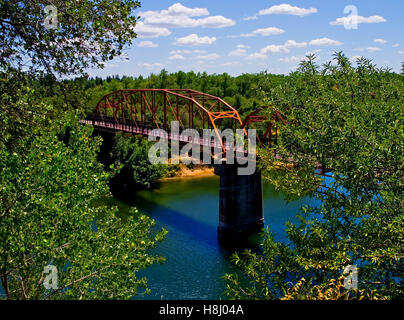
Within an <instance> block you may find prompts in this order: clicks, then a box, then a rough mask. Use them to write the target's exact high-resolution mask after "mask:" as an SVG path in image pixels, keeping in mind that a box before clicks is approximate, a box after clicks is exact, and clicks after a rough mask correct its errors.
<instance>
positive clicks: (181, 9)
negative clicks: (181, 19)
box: [163, 3, 209, 17]
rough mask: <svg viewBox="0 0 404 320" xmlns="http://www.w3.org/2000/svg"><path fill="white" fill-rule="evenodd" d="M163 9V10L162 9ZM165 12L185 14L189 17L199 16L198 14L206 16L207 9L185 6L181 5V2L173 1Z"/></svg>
mask: <svg viewBox="0 0 404 320" xmlns="http://www.w3.org/2000/svg"><path fill="white" fill-rule="evenodd" d="M163 11H164V10H163ZM167 13H169V14H172V15H182V14H185V15H187V16H190V17H200V16H208V15H209V11H208V9H205V8H193V9H191V8H187V7H185V6H183V5H182V4H181V3H174V4H173V5H172V6H171V7H169V8H168V10H167Z"/></svg>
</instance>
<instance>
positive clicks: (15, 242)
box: [0, 118, 165, 299]
mask: <svg viewBox="0 0 404 320" xmlns="http://www.w3.org/2000/svg"><path fill="white" fill-rule="evenodd" d="M66 128H70V129H69V130H68V131H65V130H64V129H66ZM56 130H57V131H55V134H50V133H49V132H45V133H44V134H43V133H40V134H37V135H34V136H31V138H30V139H24V140H23V141H20V143H19V145H18V146H17V147H16V148H15V149H14V150H13V151H10V150H8V149H7V148H6V147H5V146H4V145H1V146H0V170H1V173H2V174H1V177H0V182H1V184H0V185H1V188H0V203H1V208H2V212H1V216H0V217H1V224H0V237H1V244H2V245H1V247H0V263H1V266H0V270H1V279H2V286H3V288H4V291H5V295H6V298H9V299H48V298H51V299H89V298H98V299H99V298H130V297H132V296H134V295H136V294H137V292H138V288H139V287H143V288H145V289H147V282H146V279H137V278H136V271H138V270H140V269H143V268H145V267H148V266H150V265H151V264H152V263H153V262H162V261H163V260H162V258H161V257H154V256H150V255H149V254H148V253H147V250H148V249H150V248H153V247H154V246H155V243H156V242H158V241H161V240H162V239H163V237H164V234H165V231H164V230H163V231H160V232H158V233H157V234H156V235H155V236H153V237H151V236H150V234H149V233H150V228H151V227H152V225H153V223H154V222H153V221H152V220H151V219H150V218H148V217H147V216H144V215H142V214H140V213H138V212H137V211H136V210H135V209H133V210H134V211H133V216H132V217H130V218H129V219H128V221H125V222H123V221H121V220H120V219H119V218H117V217H115V213H116V208H108V207H105V206H95V205H94V201H95V200H98V199H100V197H108V196H109V195H110V193H109V189H108V184H107V182H108V179H109V174H107V173H105V172H103V170H102V165H101V164H100V163H98V162H97V160H96V158H97V150H98V148H99V145H100V140H99V139H95V138H91V129H90V128H88V127H84V126H79V125H74V124H73V123H70V121H69V119H68V118H67V119H64V121H63V123H60V127H59V128H58V127H57V129H56ZM57 132H66V133H65V135H62V136H60V138H59V139H58V135H57ZM48 264H52V265H54V266H56V267H57V269H58V289H57V290H46V289H45V288H44V285H43V280H44V276H45V275H44V272H43V271H44V267H45V266H46V265H48Z"/></svg>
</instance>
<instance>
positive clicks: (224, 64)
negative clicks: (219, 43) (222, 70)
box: [221, 61, 240, 67]
mask: <svg viewBox="0 0 404 320" xmlns="http://www.w3.org/2000/svg"><path fill="white" fill-rule="evenodd" d="M238 64H240V62H238V61H233V62H225V63H222V64H221V66H222V67H230V66H235V65H238Z"/></svg>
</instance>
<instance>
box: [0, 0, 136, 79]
mask: <svg viewBox="0 0 404 320" xmlns="http://www.w3.org/2000/svg"><path fill="white" fill-rule="evenodd" d="M46 5H53V6H55V7H56V9H57V21H56V20H55V21H54V22H57V25H55V28H46V25H45V23H46V21H47V20H46V19H47V16H49V14H51V12H48V13H47V12H46V11H45V6H46ZM139 6H140V3H139V2H138V1H134V0H129V1H106V0H95V1H89V0H84V1H64V0H53V1H41V2H38V1H32V0H26V1H17V0H10V1H2V2H1V7H0V26H1V30H2V36H1V38H0V46H1V48H2V50H1V51H0V65H1V66H2V67H3V68H4V67H6V66H13V67H14V68H16V69H20V70H21V69H23V68H24V67H28V68H29V70H30V71H31V72H34V73H37V72H38V71H39V72H45V73H49V74H55V75H57V76H63V75H66V74H70V75H75V74H81V73H82V72H83V71H84V70H85V69H86V68H89V67H97V68H102V67H103V66H104V64H105V62H106V61H108V60H112V59H113V58H114V57H116V56H119V55H121V53H122V51H123V50H124V48H125V46H126V45H128V44H130V43H131V42H132V40H133V39H134V38H135V37H136V33H135V31H134V26H135V23H136V16H135V15H134V10H135V9H136V8H138V7H139Z"/></svg>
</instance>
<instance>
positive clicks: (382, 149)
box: [226, 53, 404, 299]
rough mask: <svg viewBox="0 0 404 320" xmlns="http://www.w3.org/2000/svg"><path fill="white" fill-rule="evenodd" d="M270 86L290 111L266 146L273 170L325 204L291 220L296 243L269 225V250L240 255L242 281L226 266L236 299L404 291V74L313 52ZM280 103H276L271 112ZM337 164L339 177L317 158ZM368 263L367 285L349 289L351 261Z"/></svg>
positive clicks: (281, 184) (293, 190)
mask: <svg viewBox="0 0 404 320" xmlns="http://www.w3.org/2000/svg"><path fill="white" fill-rule="evenodd" d="M263 87H265V88H266V89H265V94H266V96H267V102H268V104H269V105H272V106H276V108H277V109H278V110H280V111H281V112H282V113H283V115H284V117H285V118H286V119H287V123H286V124H284V125H283V124H281V127H280V131H281V134H280V137H279V140H278V144H277V145H276V146H274V148H275V149H276V152H277V154H279V155H281V156H282V157H283V158H284V159H286V158H288V159H290V161H292V163H293V164H294V166H293V167H283V168H280V167H278V166H276V165H274V163H276V158H274V153H273V152H272V151H273V149H264V150H261V156H262V163H261V168H262V170H263V173H264V177H265V178H266V179H267V180H268V181H269V182H270V183H272V184H273V185H275V186H276V187H277V188H278V189H280V190H282V191H283V192H284V193H285V194H287V195H289V197H301V196H304V195H311V196H314V197H316V198H317V199H319V200H321V203H322V204H321V206H319V207H305V208H302V211H301V214H300V216H299V218H300V221H301V223H300V224H298V225H293V224H290V223H289V224H288V225H287V234H288V239H289V241H290V242H289V243H287V244H281V243H277V242H275V241H274V240H273V238H272V236H271V232H270V230H269V229H268V230H266V231H265V233H264V240H263V242H262V245H261V250H260V252H258V253H257V252H251V251H247V252H245V253H243V254H237V255H235V256H234V261H235V262H236V264H237V265H239V266H240V267H241V268H242V270H244V271H245V273H246V274H247V275H248V276H249V278H250V280H251V282H250V285H249V286H247V287H245V286H242V285H241V284H240V282H239V280H238V277H237V275H235V274H233V275H226V279H227V282H228V287H227V294H228V295H229V297H231V298H235V299H240V298H243V299H277V298H283V299H347V298H356V299H362V298H378V299H402V298H403V297H404V279H403V272H404V265H403V262H404V215H403V212H404V197H403V181H404V167H403V166H404V161H403V160H404V153H403V151H404V150H403V149H404V148H403V147H404V145H403V138H404V123H403V111H404V110H403V104H404V78H403V76H400V75H397V74H394V73H391V72H390V71H389V70H386V69H380V68H377V67H376V66H375V65H373V64H372V63H371V62H370V61H369V60H366V59H361V60H359V61H358V63H357V66H356V67H355V66H352V65H351V63H350V61H349V60H348V59H347V58H346V57H345V56H344V55H343V54H341V53H339V54H336V55H335V59H334V61H333V63H329V64H326V65H324V66H323V67H322V68H320V66H318V65H316V63H315V60H314V57H313V56H310V57H308V59H307V60H306V61H303V62H302V63H301V65H300V68H299V70H298V71H297V72H295V73H293V74H291V75H290V76H289V77H288V78H287V80H286V82H285V84H284V85H282V86H278V87H272V88H270V89H269V90H268V87H267V86H265V84H264V85H263ZM272 111H273V109H272V108H270V109H269V110H268V113H271V112H272ZM318 165H321V166H322V167H323V168H329V170H331V171H332V172H331V173H330V175H331V177H329V178H322V177H321V176H319V175H316V174H315V172H314V168H315V167H317V166H318ZM348 265H354V266H357V267H358V268H359V278H358V290H350V291H348V290H346V289H344V286H343V283H342V282H343V277H342V273H343V270H344V268H345V267H346V266H348Z"/></svg>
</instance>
